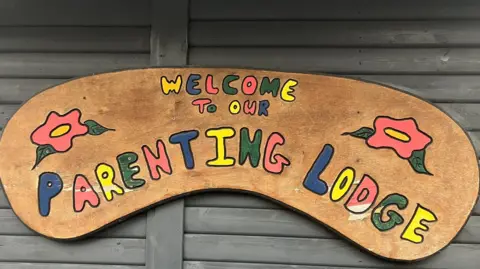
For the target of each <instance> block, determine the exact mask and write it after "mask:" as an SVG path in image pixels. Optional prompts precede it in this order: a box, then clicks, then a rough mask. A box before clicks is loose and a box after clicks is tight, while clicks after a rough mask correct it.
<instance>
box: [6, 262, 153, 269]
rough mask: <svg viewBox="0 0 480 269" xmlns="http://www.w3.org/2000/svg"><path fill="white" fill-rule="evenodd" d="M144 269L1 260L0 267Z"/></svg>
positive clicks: (123, 266)
mask: <svg viewBox="0 0 480 269" xmlns="http://www.w3.org/2000/svg"><path fill="white" fill-rule="evenodd" d="M52 268H55V269H57V268H58V269H142V268H145V267H144V266H138V265H110V264H108V265H107V264H67V263H63V264H62V263H25V262H0V269H52Z"/></svg>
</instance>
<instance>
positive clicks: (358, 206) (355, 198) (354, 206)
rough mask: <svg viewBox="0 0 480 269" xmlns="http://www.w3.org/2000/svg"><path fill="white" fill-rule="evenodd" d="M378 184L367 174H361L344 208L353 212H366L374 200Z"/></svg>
mask: <svg viewBox="0 0 480 269" xmlns="http://www.w3.org/2000/svg"><path fill="white" fill-rule="evenodd" d="M377 195H378V185H377V182H375V180H373V179H372V178H371V177H370V176H369V175H363V178H362V180H361V181H360V183H359V184H358V186H357V188H356V189H355V191H354V192H353V193H352V195H350V198H348V201H347V202H346V203H345V208H346V209H347V210H348V211H350V212H352V213H355V214H360V213H364V212H366V211H367V210H368V209H369V208H370V207H371V206H372V205H373V203H374V202H375V199H377Z"/></svg>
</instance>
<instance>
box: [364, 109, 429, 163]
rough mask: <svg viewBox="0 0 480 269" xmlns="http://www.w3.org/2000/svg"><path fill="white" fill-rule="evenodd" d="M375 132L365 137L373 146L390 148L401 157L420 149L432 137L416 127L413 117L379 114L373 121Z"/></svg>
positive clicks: (404, 157)
mask: <svg viewBox="0 0 480 269" xmlns="http://www.w3.org/2000/svg"><path fill="white" fill-rule="evenodd" d="M374 128H375V133H374V134H373V135H372V136H370V137H369V138H367V144H368V145H369V146H370V147H373V148H391V149H393V150H395V152H396V153H397V154H398V156H400V157H401V158H403V159H408V158H410V157H411V156H412V153H413V152H414V151H416V150H422V149H424V148H425V147H427V145H428V144H430V143H431V142H432V138H431V137H430V136H428V135H427V134H426V133H424V132H422V131H421V130H420V129H418V126H417V124H416V122H415V120H414V119H412V118H408V119H393V118H390V117H385V116H380V117H377V118H376V119H375V122H374Z"/></svg>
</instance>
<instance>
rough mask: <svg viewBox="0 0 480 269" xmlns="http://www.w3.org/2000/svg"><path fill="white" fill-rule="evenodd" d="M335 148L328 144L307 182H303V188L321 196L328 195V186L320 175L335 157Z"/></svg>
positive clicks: (308, 175) (306, 179)
mask: <svg viewBox="0 0 480 269" xmlns="http://www.w3.org/2000/svg"><path fill="white" fill-rule="evenodd" d="M333 152H334V150H333V147H332V145H330V144H326V145H325V146H324V147H323V149H322V151H321V152H320V154H318V157H317V159H316V160H315V162H314V163H313V166H312V168H310V171H308V174H307V176H306V177H305V180H304V181H303V186H304V187H305V188H306V189H308V190H310V191H312V192H314V193H316V194H319V195H324V194H325V193H327V190H328V186H327V183H325V181H323V180H321V179H320V175H321V174H322V173H323V171H324V170H325V168H327V166H328V163H330V160H331V159H332V156H333Z"/></svg>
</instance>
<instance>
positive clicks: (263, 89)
mask: <svg viewBox="0 0 480 269" xmlns="http://www.w3.org/2000/svg"><path fill="white" fill-rule="evenodd" d="M279 88H280V79H278V78H274V79H272V81H271V82H270V79H269V78H268V77H263V79H262V84H261V85H260V94H261V95H265V94H266V93H271V94H272V96H273V97H277V94H278V89H279Z"/></svg>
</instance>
